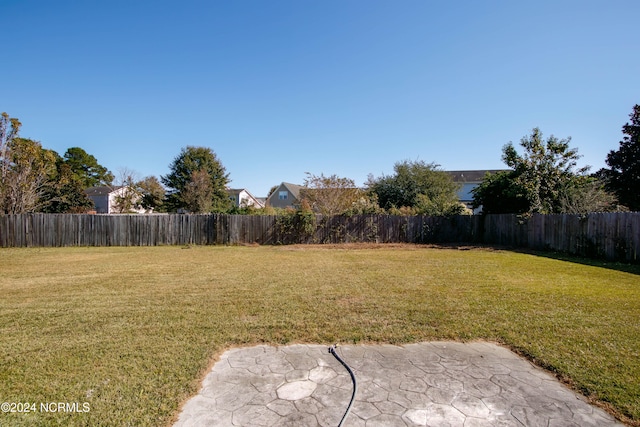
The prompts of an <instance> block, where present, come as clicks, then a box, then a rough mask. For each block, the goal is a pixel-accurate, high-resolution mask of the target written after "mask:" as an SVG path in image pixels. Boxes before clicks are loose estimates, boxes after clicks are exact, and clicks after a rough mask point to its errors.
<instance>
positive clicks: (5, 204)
mask: <svg viewBox="0 0 640 427" xmlns="http://www.w3.org/2000/svg"><path fill="white" fill-rule="evenodd" d="M3 156H4V157H3V159H2V163H3V164H2V183H1V184H0V212H3V213H6V214H19V213H25V212H34V211H37V210H38V209H39V208H40V207H41V204H42V201H43V196H44V194H45V193H46V189H47V185H48V183H49V182H50V179H51V178H50V177H51V175H52V174H53V172H54V171H55V156H54V154H53V152H52V151H50V150H44V149H43V148H42V145H41V144H40V143H39V142H38V141H33V140H31V139H26V138H18V137H16V135H15V134H14V135H13V137H12V139H11V140H10V141H8V143H7V147H6V148H5V149H3Z"/></svg>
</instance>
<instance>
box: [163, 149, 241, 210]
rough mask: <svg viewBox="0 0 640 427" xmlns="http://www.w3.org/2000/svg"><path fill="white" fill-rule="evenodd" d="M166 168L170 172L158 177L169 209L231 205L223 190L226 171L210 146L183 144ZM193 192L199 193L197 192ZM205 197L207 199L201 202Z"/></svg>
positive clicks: (214, 207) (218, 208)
mask: <svg viewBox="0 0 640 427" xmlns="http://www.w3.org/2000/svg"><path fill="white" fill-rule="evenodd" d="M169 169H170V172H169V174H167V175H165V176H162V177H161V178H160V179H161V181H162V183H163V184H164V185H165V186H166V187H167V188H168V194H167V198H166V203H167V207H168V209H169V210H172V211H175V210H178V209H180V208H184V209H187V210H189V211H191V212H203V211H211V212H225V211H227V210H229V209H230V208H231V199H230V198H229V196H228V194H227V192H226V187H227V184H228V183H229V174H227V173H226V171H225V168H224V166H222V163H221V162H220V161H219V160H218V158H217V157H216V154H215V153H214V152H213V150H211V149H210V148H207V147H192V146H187V147H185V148H183V149H182V150H181V152H180V154H179V155H178V156H177V157H176V158H175V159H174V160H173V162H172V163H171V165H170V166H169ZM203 174H205V175H206V177H207V178H208V180H207V183H205V182H203V180H202V177H203ZM196 192H200V194H197V195H196V194H195V193H196ZM207 198H208V199H210V203H209V202H207V203H204V199H207ZM196 200H197V203H196ZM190 208H197V210H195V211H194V210H192V209H190Z"/></svg>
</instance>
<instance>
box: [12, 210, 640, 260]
mask: <svg viewBox="0 0 640 427" xmlns="http://www.w3.org/2000/svg"><path fill="white" fill-rule="evenodd" d="M351 242H375V243H451V244H461V243H475V244H489V245H500V246H510V247H518V248H531V249H536V250H551V251H560V252H566V253H570V254H575V255H580V256H586V257H593V258H605V259H609V260H618V261H625V262H636V263H637V262H639V261H640V260H639V257H638V253H639V251H640V212H622V213H594V214H589V215H533V216H530V217H522V216H518V215H485V216H481V215H475V216H452V217H427V216H409V217H408V216H392V215H353V216H331V217H323V216H317V215H313V214H310V213H304V212H295V213H291V214H285V215H278V216H267V215H264V216H254V215H223V214H212V215H183V214H175V215H174V214H169V215H75V214H22V215H0V246H1V247H53V246H156V245H191V244H192V245H220V244H224V245H235V244H253V243H257V244H261V245H277V244H294V243H351Z"/></svg>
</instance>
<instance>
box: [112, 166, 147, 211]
mask: <svg viewBox="0 0 640 427" xmlns="http://www.w3.org/2000/svg"><path fill="white" fill-rule="evenodd" d="M116 188H118V189H119V190H120V191H119V192H118V194H117V195H116V196H115V199H114V210H115V211H116V212H117V213H120V214H126V213H137V212H138V209H140V208H141V201H142V191H141V190H140V187H138V183H137V182H136V173H135V172H134V171H132V170H130V169H129V168H123V169H121V170H120V171H119V178H118V184H117V185H116Z"/></svg>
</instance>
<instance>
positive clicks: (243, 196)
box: [227, 188, 264, 209]
mask: <svg viewBox="0 0 640 427" xmlns="http://www.w3.org/2000/svg"><path fill="white" fill-rule="evenodd" d="M227 194H228V195H229V197H230V198H231V200H232V201H233V205H234V206H236V207H239V208H245V207H249V206H253V207H254V208H258V209H260V208H264V203H263V202H261V201H260V199H258V198H257V197H254V196H253V194H251V193H249V191H247V190H246V189H244V188H237V189H233V188H229V189H227Z"/></svg>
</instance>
